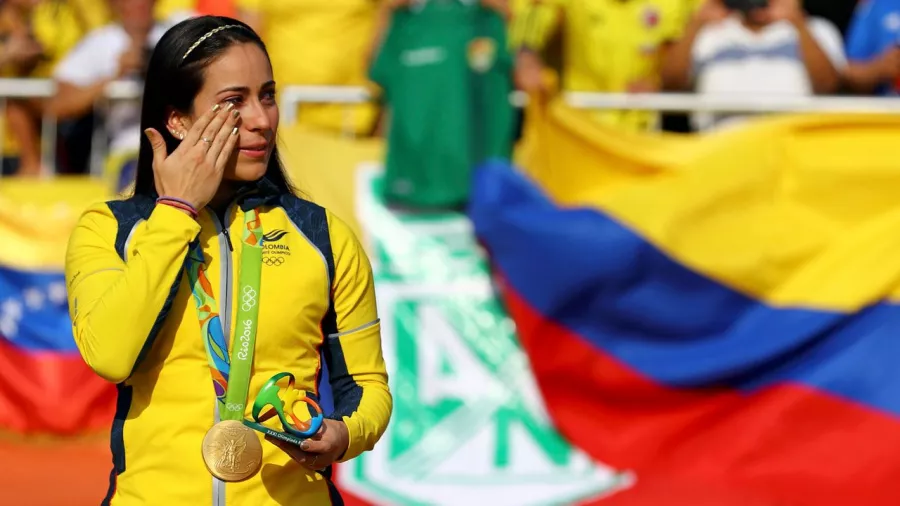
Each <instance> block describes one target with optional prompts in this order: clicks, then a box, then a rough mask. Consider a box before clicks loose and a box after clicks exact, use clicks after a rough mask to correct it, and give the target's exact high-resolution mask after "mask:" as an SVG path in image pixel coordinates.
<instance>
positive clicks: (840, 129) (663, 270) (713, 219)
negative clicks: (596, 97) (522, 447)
mask: <svg viewBox="0 0 900 506" xmlns="http://www.w3.org/2000/svg"><path fill="white" fill-rule="evenodd" d="M542 107H544V106H542ZM533 112H534V114H531V112H529V114H531V115H530V118H531V119H532V120H534V119H537V120H539V121H540V122H541V123H540V125H537V126H533V127H532V128H531V130H530V131H529V135H531V136H532V137H531V138H530V139H529V146H528V148H527V149H525V150H524V153H525V154H524V155H523V158H522V161H521V163H522V166H523V168H522V169H517V168H515V167H511V166H508V165H506V164H503V163H492V164H487V165H485V166H483V167H482V168H481V169H480V170H479V171H478V172H477V174H476V180H475V190H474V192H473V196H472V203H471V207H470V215H471V217H472V220H473V222H474V224H475V229H476V233H477V235H478V236H479V239H480V240H481V241H482V243H483V244H484V245H485V247H486V248H487V249H488V250H489V253H490V256H491V259H492V262H493V265H494V266H495V268H496V271H497V274H498V277H499V278H500V282H499V285H500V286H501V287H502V290H503V292H504V297H505V299H506V301H507V303H508V306H509V309H510V312H511V314H512V315H513V317H514V319H515V321H516V324H517V328H518V332H519V335H520V338H521V341H522V345H523V347H524V348H525V349H526V351H527V352H528V354H529V357H530V360H531V365H532V368H533V370H534V373H535V375H536V378H537V382H538V384H539V386H540V388H541V391H542V394H543V396H544V399H545V401H546V403H547V405H548V408H549V411H550V415H551V417H552V418H553V420H554V421H555V422H556V424H557V425H558V427H559V428H560V430H561V431H562V432H563V434H564V435H565V436H566V437H567V438H568V439H570V440H571V441H572V442H573V443H575V444H576V445H577V446H579V447H581V448H582V449H584V450H586V451H587V452H588V453H589V454H590V455H592V456H593V457H594V458H596V459H597V460H600V461H603V462H605V463H608V464H610V465H613V466H616V467H619V468H627V469H631V470H634V471H635V472H636V473H637V484H636V486H635V487H634V488H633V490H630V491H627V492H624V493H623V494H621V495H620V496H617V497H613V498H611V499H609V500H607V501H603V502H600V504H604V505H605V504H610V505H612V504H665V505H667V506H672V505H690V506H699V505H704V506H705V505H717V506H722V505H728V506H734V505H799V506H807V505H808V506H831V505H834V506H838V505H840V506H846V505H866V506H882V505H883V506H889V505H891V506H893V505H897V504H900V487H898V486H897V485H896V479H897V477H898V476H900V368H898V367H897V363H898V358H897V357H900V305H898V302H897V301H898V300H900V254H898V252H900V234H898V230H900V204H898V202H900V201H898V195H900V156H898V155H897V152H896V150H895V148H894V146H895V145H896V139H897V138H900V120H898V119H895V118H867V117H857V116H835V117H828V116H823V117H819V116H811V117H785V118H779V119H775V120H767V121H760V122H758V123H753V124H751V125H748V126H746V127H744V128H741V129H736V130H732V131H729V132H723V133H720V134H714V135H710V136H707V137H703V138H699V139H689V140H685V141H684V142H680V141H679V140H677V139H670V138H667V137H666V138H656V137H653V138H651V137H649V136H648V137H646V138H644V139H642V138H641V136H633V137H631V138H626V136H623V135H621V134H618V133H612V132H604V131H601V130H599V129H598V128H599V127H592V126H589V125H586V124H585V123H583V122H580V120H578V119H577V118H576V119H572V118H574V117H575V116H577V114H576V113H574V112H572V111H568V110H564V109H563V108H562V106H560V105H559V104H550V105H546V106H545V109H542V110H534V111H533ZM570 120H571V121H570ZM576 123H577V124H578V128H573V126H572V125H573V124H576ZM592 129H593V130H592ZM666 151H669V152H670V153H676V154H677V155H676V156H669V157H667V156H665V152H666ZM629 153H631V154H629Z"/></svg>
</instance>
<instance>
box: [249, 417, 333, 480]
mask: <svg viewBox="0 0 900 506" xmlns="http://www.w3.org/2000/svg"><path fill="white" fill-rule="evenodd" d="M266 441H269V442H270V443H272V444H274V445H275V446H277V447H279V448H281V449H282V451H284V452H285V453H287V454H288V455H289V456H290V457H291V458H292V459H294V460H295V461H297V463H299V464H300V465H302V466H304V467H307V468H309V469H311V470H313V471H319V470H322V469H325V468H326V467H328V466H330V465H331V464H334V463H335V462H336V461H337V460H338V459H340V458H341V456H342V455H344V452H346V451H347V446H348V445H349V444H350V434H349V433H348V432H347V426H346V425H344V422H340V421H337V420H329V419H327V418H326V419H325V420H324V421H323V422H322V427H321V428H320V429H319V431H318V432H316V433H315V434H314V435H313V436H311V437H309V438H308V439H304V440H303V442H301V443H300V445H299V446H298V445H295V444H292V443H287V442H285V441H282V440H280V439H276V438H274V437H272V436H266Z"/></svg>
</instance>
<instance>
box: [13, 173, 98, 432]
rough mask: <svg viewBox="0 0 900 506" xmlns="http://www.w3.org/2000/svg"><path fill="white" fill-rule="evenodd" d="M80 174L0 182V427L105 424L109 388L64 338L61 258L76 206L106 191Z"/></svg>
mask: <svg viewBox="0 0 900 506" xmlns="http://www.w3.org/2000/svg"><path fill="white" fill-rule="evenodd" d="M107 194H108V191H107V187H106V186H104V185H103V184H102V183H98V182H94V181H91V180H88V179H81V178H73V179H65V178H62V179H58V180H54V181H37V180H13V179H4V180H3V185H2V187H0V427H2V428H3V429H5V430H13V431H16V432H42V433H55V434H61V435H65V434H75V433H81V432H85V431H89V430H92V429H100V428H105V427H107V426H108V425H109V419H110V418H111V415H112V411H113V405H114V402H115V391H114V388H113V387H112V385H110V384H108V383H106V382H105V381H103V380H102V379H101V378H100V377H99V376H97V375H95V374H94V373H93V372H92V371H91V370H90V369H89V368H88V367H87V366H86V365H85V364H84V361H83V360H82V359H81V356H80V355H79V353H78V350H77V349H76V348H75V341H74V340H73V339H72V327H71V321H70V319H69V314H68V307H67V303H66V285H65V280H64V278H63V262H64V258H65V251H66V243H67V241H68V237H69V233H70V232H71V229H72V227H73V226H74V223H75V220H76V219H77V218H78V216H79V215H80V213H81V210H82V209H83V208H84V207H86V206H87V205H88V204H89V203H91V202H93V201H95V200H99V199H103V198H105V197H106V196H107Z"/></svg>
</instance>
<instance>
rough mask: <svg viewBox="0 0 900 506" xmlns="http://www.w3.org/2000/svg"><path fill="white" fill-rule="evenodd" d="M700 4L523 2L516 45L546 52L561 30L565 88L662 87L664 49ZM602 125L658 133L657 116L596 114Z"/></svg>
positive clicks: (517, 10) (686, 0)
mask: <svg viewBox="0 0 900 506" xmlns="http://www.w3.org/2000/svg"><path fill="white" fill-rule="evenodd" d="M693 2H694V0H542V1H535V0H517V1H516V3H514V5H513V7H514V9H513V16H514V17H513V23H512V26H511V29H510V39H511V43H512V44H513V45H514V47H517V46H519V45H521V44H523V43H524V44H526V45H528V46H529V47H532V48H534V49H542V48H543V47H544V45H545V44H546V43H547V41H548V40H549V39H550V37H551V36H552V35H553V33H554V30H555V29H556V27H557V26H559V27H560V28H561V29H562V35H563V38H564V58H563V71H562V82H563V88H564V89H566V90H570V91H597V92H611V93H618V92H626V91H628V90H629V89H630V87H631V86H633V85H635V84H637V83H639V82H645V83H652V84H655V85H658V83H659V65H660V62H659V48H660V46H661V45H662V44H663V43H665V42H667V41H670V40H675V39H677V38H678V37H680V36H681V33H682V30H683V28H684V25H685V23H686V21H687V15H688V13H689V11H690V8H691V7H692V6H693ZM591 116H592V117H593V118H594V119H595V120H596V121H598V122H601V123H605V124H612V125H617V126H621V127H623V128H628V129H633V130H646V129H649V128H653V127H654V125H655V123H656V121H655V120H656V117H657V115H656V114H654V113H646V112H642V111H594V112H592V113H591Z"/></svg>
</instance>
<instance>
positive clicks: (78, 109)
mask: <svg viewBox="0 0 900 506" xmlns="http://www.w3.org/2000/svg"><path fill="white" fill-rule="evenodd" d="M113 80H114V79H104V80H102V81H98V82H96V83H93V84H89V85H87V86H76V85H74V84H72V83H67V82H57V83H56V95H54V96H53V98H51V99H50V107H49V109H50V113H51V114H53V115H54V116H56V117H57V118H59V119H70V118H79V117H82V116H84V115H86V114H88V113H90V112H91V110H92V109H93V107H94V103H96V102H97V101H98V100H100V99H101V98H102V97H103V92H104V90H106V86H107V85H108V84H109V83H111V82H112V81H113Z"/></svg>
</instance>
